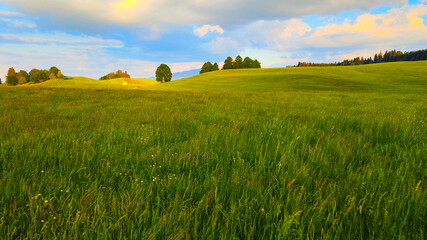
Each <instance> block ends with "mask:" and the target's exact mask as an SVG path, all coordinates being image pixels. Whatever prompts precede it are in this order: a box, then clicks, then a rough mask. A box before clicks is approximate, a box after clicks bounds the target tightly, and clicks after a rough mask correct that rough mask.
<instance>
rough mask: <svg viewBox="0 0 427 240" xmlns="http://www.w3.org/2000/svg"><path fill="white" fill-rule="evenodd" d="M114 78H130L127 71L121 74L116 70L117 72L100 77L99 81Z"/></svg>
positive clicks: (120, 71)
mask: <svg viewBox="0 0 427 240" xmlns="http://www.w3.org/2000/svg"><path fill="white" fill-rule="evenodd" d="M115 78H130V75H129V74H128V72H127V71H125V72H123V71H122V70H118V71H117V72H112V73H109V74H107V75H105V76H103V77H101V78H100V79H99V80H109V79H115Z"/></svg>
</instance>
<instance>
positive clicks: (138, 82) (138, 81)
mask: <svg viewBox="0 0 427 240" xmlns="http://www.w3.org/2000/svg"><path fill="white" fill-rule="evenodd" d="M124 82H126V83H127V85H123V83H124ZM155 84H157V81H156V80H155V79H143V78H132V79H123V78H116V79H111V80H102V81H101V80H95V79H92V78H87V77H68V78H66V79H53V80H49V81H46V82H42V83H38V84H34V85H29V84H25V85H21V86H17V87H36V88H37V87H42V88H80V89H134V88H135V87H138V86H139V87H144V86H149V85H155Z"/></svg>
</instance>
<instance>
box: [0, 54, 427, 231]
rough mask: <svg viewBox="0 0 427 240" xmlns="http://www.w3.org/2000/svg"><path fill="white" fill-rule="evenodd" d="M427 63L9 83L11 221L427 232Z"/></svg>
mask: <svg viewBox="0 0 427 240" xmlns="http://www.w3.org/2000/svg"><path fill="white" fill-rule="evenodd" d="M426 76H427V62H426V61H423V62H411V63H390V64H376V65H367V66H356V67H329V68H287V69H283V68H282V69H263V70H229V71H219V72H214V73H207V74H203V75H200V76H195V77H191V78H187V79H183V80H178V81H175V82H170V83H166V84H158V85H153V86H146V87H143V88H141V89H138V90H135V91H129V90H127V89H129V88H131V87H130V86H125V87H123V88H120V84H117V85H115V86H116V87H114V88H106V87H104V86H103V87H96V86H94V87H93V88H89V87H87V88H85V89H79V88H78V87H73V79H71V80H69V82H67V83H66V84H65V85H62V86H61V85H59V84H60V83H58V84H55V83H54V82H50V83H49V82H46V83H45V84H44V85H37V86H32V87H1V88H0V103H1V104H0V113H1V115H0V236H2V237H1V238H2V239H120V238H126V239H426V237H427V236H426V235H427V218H426V216H427V201H426V199H427V191H426V188H425V186H426V183H427V161H426V160H427V148H426V143H427V125H426V121H427V77H426ZM80 80H81V81H83V80H82V79H80ZM53 81H56V80H53ZM58 81H60V80H58ZM74 83H75V85H80V84H81V83H79V81H74ZM62 84H64V83H62ZM91 84H95V83H91Z"/></svg>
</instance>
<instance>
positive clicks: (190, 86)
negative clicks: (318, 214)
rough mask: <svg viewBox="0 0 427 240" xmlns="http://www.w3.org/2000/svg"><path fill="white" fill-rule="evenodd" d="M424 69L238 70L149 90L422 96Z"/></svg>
mask: <svg viewBox="0 0 427 240" xmlns="http://www.w3.org/2000/svg"><path fill="white" fill-rule="evenodd" d="M426 69H427V61H420V62H404V63H402V62H400V63H387V64H373V65H361V66H352V67H326V68H322V67H318V68H316V67H314V68H276V69H274V68H270V69H261V70H259V69H239V70H227V71H219V72H211V73H206V74H201V75H196V76H194V77H190V78H186V79H182V80H179V81H174V82H171V83H168V84H162V85H159V86H154V87H151V88H149V89H155V90H172V91H175V90H190V91H198V90H215V91H218V90H222V91H228V90H229V91H257V92H261V91H262V92H271V91H289V90H294V91H295V90H302V91H310V90H314V91H319V90H321V91H352V92H354V91H363V92H386V93H394V92H395V93H400V92H408V91H410V92H411V93H413V92H420V93H422V92H423V91H425V88H424V87H425V75H426V71H427V70H426Z"/></svg>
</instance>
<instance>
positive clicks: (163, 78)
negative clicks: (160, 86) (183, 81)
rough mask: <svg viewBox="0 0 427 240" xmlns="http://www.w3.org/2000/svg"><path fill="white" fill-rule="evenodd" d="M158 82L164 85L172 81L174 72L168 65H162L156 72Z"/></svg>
mask: <svg viewBox="0 0 427 240" xmlns="http://www.w3.org/2000/svg"><path fill="white" fill-rule="evenodd" d="M156 80H157V82H162V83H164V82H169V81H170V80H172V72H171V69H170V68H169V66H168V65H166V64H160V66H159V67H158V68H157V70H156Z"/></svg>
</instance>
